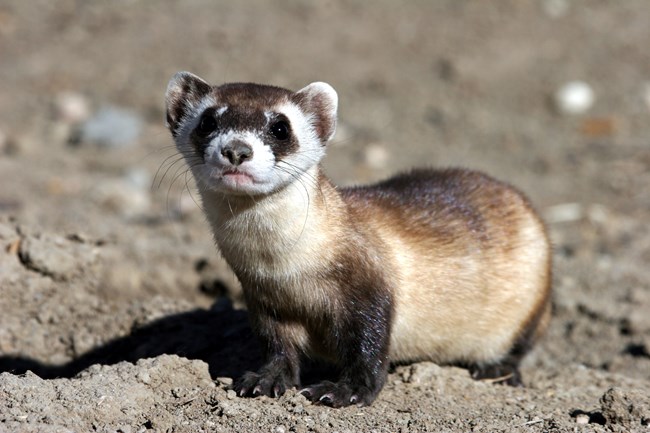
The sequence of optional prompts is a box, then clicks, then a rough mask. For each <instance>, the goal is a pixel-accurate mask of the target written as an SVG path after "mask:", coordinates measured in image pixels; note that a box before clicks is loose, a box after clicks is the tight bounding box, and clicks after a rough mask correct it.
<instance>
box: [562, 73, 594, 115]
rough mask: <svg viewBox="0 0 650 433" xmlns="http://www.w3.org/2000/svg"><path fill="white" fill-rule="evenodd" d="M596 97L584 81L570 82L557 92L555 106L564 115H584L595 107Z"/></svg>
mask: <svg viewBox="0 0 650 433" xmlns="http://www.w3.org/2000/svg"><path fill="white" fill-rule="evenodd" d="M595 101H596V95H595V93H594V91H593V89H592V88H591V86H590V85H589V84H587V83H585V82H584V81H570V82H568V83H566V84H564V85H563V86H562V87H560V88H559V89H558V90H557V91H556V92H555V106H556V107H557V109H558V110H559V111H560V112H561V113H564V114H582V113H585V112H587V111H588V110H589V109H590V108H591V107H593V105H594V102H595Z"/></svg>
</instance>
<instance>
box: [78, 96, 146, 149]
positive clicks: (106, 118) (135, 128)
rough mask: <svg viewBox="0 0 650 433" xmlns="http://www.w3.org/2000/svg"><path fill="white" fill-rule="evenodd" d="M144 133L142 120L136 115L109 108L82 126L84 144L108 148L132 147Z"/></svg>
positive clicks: (100, 111)
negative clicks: (88, 143)
mask: <svg viewBox="0 0 650 433" xmlns="http://www.w3.org/2000/svg"><path fill="white" fill-rule="evenodd" d="M141 132H142V119H141V118H140V116H139V115H137V114H136V113H134V112H132V111H130V110H125V109H122V108H118V107H112V106H107V107H104V108H102V109H100V110H99V111H98V112H97V113H96V114H95V115H94V116H92V117H91V118H90V119H88V120H87V121H86V122H84V123H83V124H82V125H81V140H82V142H90V143H95V144H97V145H98V146H103V147H107V148H119V147H126V146H129V145H132V144H133V143H134V142H135V141H136V140H137V139H138V137H139V136H140V133H141Z"/></svg>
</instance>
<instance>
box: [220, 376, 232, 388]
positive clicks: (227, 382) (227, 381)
mask: <svg viewBox="0 0 650 433" xmlns="http://www.w3.org/2000/svg"><path fill="white" fill-rule="evenodd" d="M217 382H219V383H220V384H221V385H225V386H232V382H233V380H232V377H217Z"/></svg>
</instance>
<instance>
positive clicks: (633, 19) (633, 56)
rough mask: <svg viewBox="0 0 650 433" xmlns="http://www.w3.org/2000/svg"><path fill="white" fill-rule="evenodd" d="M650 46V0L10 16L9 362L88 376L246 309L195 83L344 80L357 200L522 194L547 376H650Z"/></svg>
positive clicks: (73, 6)
mask: <svg viewBox="0 0 650 433" xmlns="http://www.w3.org/2000/svg"><path fill="white" fill-rule="evenodd" d="M649 41H650V2H647V1H646V0H626V1H620V2H614V1H604V0H499V1H465V0H437V1H409V2H396V1H392V0H375V1H373V2H366V1H360V0H323V1H319V2H311V1H302V0H278V1H273V2H267V1H238V2H234V1H208V0H186V1H172V0H157V1H148V2H146V1H133V0H114V1H110V2H108V1H74V0H59V1H49V0H30V1H20V0H2V1H0V222H2V224H1V226H3V227H4V229H2V230H0V239H2V242H3V248H4V250H3V251H6V254H5V255H4V256H2V257H3V259H2V260H3V261H2V262H0V264H1V265H2V266H0V269H3V270H0V286H2V290H3V292H4V296H3V298H2V300H0V308H2V309H3V310H2V311H5V312H10V313H9V314H4V313H3V314H1V315H0V325H1V326H0V351H1V352H2V353H3V354H20V355H21V356H28V357H31V358H36V359H39V360H42V361H43V362H48V363H63V362H68V361H70V360H71V359H74V358H75V357H78V356H80V355H81V354H83V353H85V352H86V351H88V350H91V349H93V348H95V347H98V346H100V345H101V344H103V343H105V342H106V341H109V340H111V339H113V338H116V337H120V336H125V335H128V334H129V332H131V330H132V329H133V327H134V326H140V325H141V324H143V323H150V322H151V321H153V320H155V319H156V318H160V317H164V316H165V315H167V314H171V313H176V312H182V311H188V310H191V309H193V308H207V307H210V306H211V305H212V304H213V302H214V298H215V296H221V295H223V294H224V293H226V294H228V293H229V294H230V295H231V297H232V298H233V299H236V293H237V282H236V280H235V279H234V277H233V276H232V275H231V274H230V273H229V272H228V270H227V269H226V267H225V265H224V264H223V263H222V262H221V261H220V259H219V258H218V255H217V253H216V251H215V249H214V246H213V244H212V241H211V237H210V235H209V229H208V227H207V224H206V223H205V221H204V218H203V216H202V214H201V211H200V209H199V206H198V205H197V204H196V203H195V202H194V200H193V198H195V195H194V196H192V194H191V191H192V189H193V186H192V180H191V178H190V177H189V176H187V172H186V169H185V166H184V162H183V161H182V160H180V159H179V158H178V156H177V154H176V153H175V149H174V147H173V146H172V144H173V143H172V140H171V137H170V136H169V133H168V132H167V131H166V129H165V128H164V125H163V119H164V92H165V89H166V86H167V82H168V80H169V79H170V77H171V76H172V75H173V74H174V73H175V72H176V71H179V70H188V71H191V72H193V73H195V74H197V75H199V76H201V77H203V78H204V79H206V80H208V81H210V82H212V83H215V84H218V83H223V82H231V81H252V82H259V83H266V84H273V85H278V86H282V87H287V88H290V89H294V90H295V89H299V88H301V87H303V86H305V85H306V84H308V83H310V82H312V81H327V82H329V83H330V84H331V85H332V86H334V88H336V89H337V91H338V94H339V100H340V112H339V128H338V132H337V135H336V136H335V138H334V140H333V142H332V143H331V144H330V149H329V152H328V156H327V157H326V160H325V162H324V167H325V170H326V172H327V173H328V174H329V175H330V176H331V177H332V178H333V179H334V181H335V182H337V183H339V184H343V185H349V184H354V183H360V182H369V181H374V180H378V179H381V178H384V177H386V176H389V175H391V174H393V173H395V172H398V171H400V170H405V169H408V168H410V167H413V166H452V165H453V166H464V167H470V168H476V169H480V170H485V171H486V172H488V173H490V174H492V175H494V176H496V177H498V178H500V179H503V180H506V181H508V182H511V183H512V184H514V185H516V186H517V187H519V188H520V189H522V190H523V191H525V192H526V193H527V194H528V195H529V196H530V197H531V199H532V200H533V202H534V204H535V206H536V207H537V208H538V209H539V210H540V211H541V213H542V214H543V215H544V217H545V218H546V220H547V222H548V224H549V229H550V232H551V235H552V238H553V241H554V244H555V247H556V255H555V259H556V274H555V280H556V282H555V289H556V293H555V307H556V308H555V314H556V320H555V321H554V324H553V326H552V328H551V331H550V337H549V338H548V339H547V340H546V343H544V344H545V346H544V347H545V350H544V351H543V355H540V358H538V359H536V360H534V361H533V362H534V363H536V364H534V365H547V366H548V365H562V364H566V363H572V362H573V363H581V364H583V365H588V366H592V367H593V368H595V369H600V370H608V371H617V372H621V373H622V374H626V375H630V376H632V377H638V378H641V377H644V378H647V377H649V375H650V355H648V353H649V352H650V322H649V321H648V318H646V317H645V314H644V312H647V311H650V285H649V284H650V283H649V281H650V276H649V274H648V272H649V271H648V269H647V263H648V262H649V261H650V228H649V227H648V221H650V219H649V217H650V187H649V185H650V143H649V142H648V137H649V136H650V50H649V49H648V42H649ZM14 258H18V259H19V260H14ZM22 265H25V266H26V267H27V269H28V270H27V271H26V270H24V269H23V268H21V266H22ZM3 267H4V268H3ZM34 271H36V272H34ZM44 276H48V278H49V279H48V278H45V277H44ZM50 277H51V278H50ZM585 344H586V345H587V346H588V347H589V350H584V348H585ZM558 368H559V367H558Z"/></svg>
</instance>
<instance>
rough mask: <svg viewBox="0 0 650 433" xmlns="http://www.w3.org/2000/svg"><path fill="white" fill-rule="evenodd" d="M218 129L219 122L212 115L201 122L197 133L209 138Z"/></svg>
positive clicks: (203, 118)
mask: <svg viewBox="0 0 650 433" xmlns="http://www.w3.org/2000/svg"><path fill="white" fill-rule="evenodd" d="M216 129H217V121H216V120H215V118H214V117H213V116H212V114H211V113H210V114H208V115H205V116H203V117H202V118H201V122H200V123H199V126H198V127H197V128H196V132H197V133H199V135H202V136H207V135H210V134H211V133H212V132H214V131H215V130H216Z"/></svg>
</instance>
